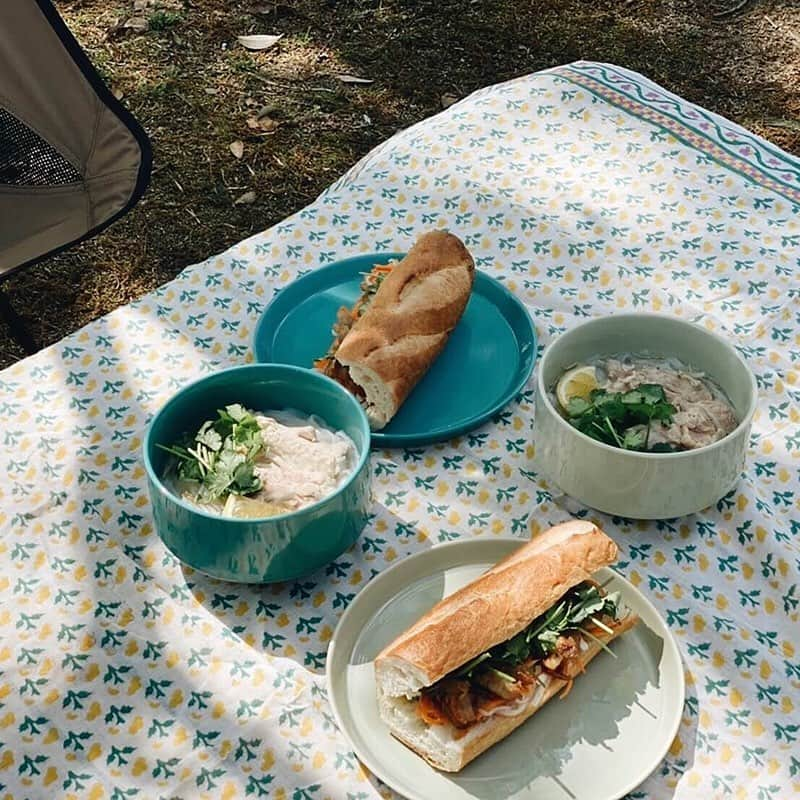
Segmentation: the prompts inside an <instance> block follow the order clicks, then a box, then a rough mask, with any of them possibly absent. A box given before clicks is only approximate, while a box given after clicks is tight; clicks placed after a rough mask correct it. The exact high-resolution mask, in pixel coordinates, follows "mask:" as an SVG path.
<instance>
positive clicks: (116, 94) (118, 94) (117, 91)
mask: <svg viewBox="0 0 800 800" xmlns="http://www.w3.org/2000/svg"><path fill="white" fill-rule="evenodd" d="M111 94H113V95H114V97H116V98H117V100H122V98H123V97H125V92H123V91H122V89H120V88H119V87H118V86H116V87H114V88H112V90H111Z"/></svg>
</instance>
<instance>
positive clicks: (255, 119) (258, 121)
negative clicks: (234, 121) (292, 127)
mask: <svg viewBox="0 0 800 800" xmlns="http://www.w3.org/2000/svg"><path fill="white" fill-rule="evenodd" d="M270 111H271V108H270V106H261V109H260V110H259V112H258V113H257V114H256V115H255V116H252V117H248V118H247V127H248V128H250V130H251V131H261V132H263V133H272V131H275V130H277V129H278V126H279V125H280V122H278V120H276V119H272V117H270V115H269V112H270Z"/></svg>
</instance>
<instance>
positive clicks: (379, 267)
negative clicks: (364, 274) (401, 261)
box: [372, 264, 392, 275]
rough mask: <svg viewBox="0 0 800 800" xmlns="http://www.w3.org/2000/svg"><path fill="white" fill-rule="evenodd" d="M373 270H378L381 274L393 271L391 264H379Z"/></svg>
mask: <svg viewBox="0 0 800 800" xmlns="http://www.w3.org/2000/svg"><path fill="white" fill-rule="evenodd" d="M372 271H373V272H377V273H379V274H380V275H388V274H389V273H390V272H391V271H392V265H391V264H378V265H377V266H375V267H373V268H372Z"/></svg>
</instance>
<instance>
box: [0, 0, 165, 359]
mask: <svg viewBox="0 0 800 800" xmlns="http://www.w3.org/2000/svg"><path fill="white" fill-rule="evenodd" d="M150 166H151V150H150V142H149V140H148V138H147V135H146V134H145V132H144V131H143V130H142V128H141V127H140V126H139V124H138V123H137V122H136V120H135V119H134V118H133V116H131V114H130V113H129V112H128V111H127V110H126V109H125V108H124V107H123V106H122V105H121V104H120V103H119V102H118V101H117V99H116V98H115V97H114V96H113V95H112V94H111V92H110V91H109V90H108V88H107V87H106V86H105V84H104V83H103V81H102V79H101V78H100V76H99V75H98V74H97V71H96V70H95V69H94V67H93V66H92V65H91V63H90V62H89V59H88V58H87V57H86V54H85V53H84V52H83V50H81V48H80V45H78V43H77V42H76V41H75V39H74V38H73V36H72V34H71V33H70V32H69V30H68V29H67V27H66V25H65V24H64V22H63V21H62V20H61V18H60V17H59V15H58V13H57V12H56V10H55V8H54V7H53V5H52V4H51V2H50V0H0V313H2V315H3V316H4V317H5V319H6V321H7V323H8V324H9V326H10V328H11V332H12V335H13V336H14V338H15V339H16V340H17V341H18V342H19V343H20V344H21V345H22V346H23V347H24V348H25V350H26V351H27V352H29V353H30V352H33V351H34V350H35V349H36V345H35V343H34V341H33V338H32V337H31V335H30V334H29V333H28V331H27V330H26V329H25V326H24V325H23V323H22V320H21V319H20V318H19V316H18V315H17V314H16V312H15V311H14V310H13V309H12V308H11V305H10V303H9V302H8V298H7V297H6V295H5V294H4V293H3V291H2V281H3V280H5V279H6V278H7V277H8V276H9V275H11V274H13V273H14V272H16V271H17V270H20V269H22V268H23V267H27V266H30V265H31V264H35V263H36V262H38V261H41V260H42V259H44V258H46V257H48V256H51V255H54V254H55V253H58V252H61V251H62V250H64V249H65V248H67V247H69V246H70V245H73V244H75V243H77V242H80V241H82V240H84V239H87V238H89V237H90V236H94V235H95V234H97V233H99V232H100V231H101V230H103V228H105V227H106V226H108V225H110V224H111V223H112V222H114V221H115V220H117V219H119V218H120V217H121V216H122V215H123V214H125V213H126V212H127V211H129V210H130V209H131V208H132V207H133V206H134V205H135V204H136V202H137V201H138V200H139V198H140V197H141V196H142V194H143V192H144V190H145V188H146V186H147V183H148V180H149V178H150Z"/></svg>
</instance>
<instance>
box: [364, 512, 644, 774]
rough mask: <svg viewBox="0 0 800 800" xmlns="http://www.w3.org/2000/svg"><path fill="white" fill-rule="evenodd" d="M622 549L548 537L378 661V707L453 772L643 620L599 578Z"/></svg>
mask: <svg viewBox="0 0 800 800" xmlns="http://www.w3.org/2000/svg"><path fill="white" fill-rule="evenodd" d="M616 557H617V546H616V545H615V544H614V542H613V541H612V540H611V539H609V537H608V536H606V535H605V534H604V533H603V532H602V531H601V530H599V529H598V528H596V527H595V526H594V525H592V524H591V523H590V522H584V521H573V522H567V523H564V524H562V525H557V526H556V527H554V528H551V529H550V530H549V531H547V532H546V533H543V534H541V535H539V536H537V537H536V538H534V539H533V540H532V541H530V542H529V543H527V544H525V545H523V546H522V547H520V549H519V550H517V551H515V552H514V553H513V554H512V555H510V556H509V557H508V558H506V559H504V560H503V561H500V562H499V563H498V564H496V565H495V566H494V567H492V568H491V569H490V570H488V571H487V572H485V573H484V574H483V575H481V577H479V578H478V579H477V580H475V581H473V582H472V583H470V584H468V585H467V586H465V587H463V588H462V589H460V590H459V591H457V592H455V593H454V594H452V595H450V596H449V597H447V598H445V599H444V600H442V601H441V602H439V603H437V604H436V605H435V606H434V607H433V608H432V609H431V610H430V611H429V612H428V613H427V614H425V615H424V616H423V617H422V618H421V619H420V620H419V621H418V622H416V623H415V624H414V625H412V626H411V627H410V628H409V629H408V630H406V631H405V632H404V633H403V634H401V635H400V636H399V637H398V638H397V639H395V640H394V641H393V642H392V643H391V644H389V645H388V647H386V648H385V649H384V650H383V651H381V653H380V654H379V655H378V656H377V658H376V659H375V681H376V687H377V694H378V709H379V712H380V715H381V718H382V719H383V721H384V722H385V723H386V724H387V725H388V727H389V730H390V732H391V733H392V734H393V735H394V736H395V737H396V738H397V739H399V740H400V741H401V742H402V743H403V744H405V745H407V746H408V747H410V748H411V749H412V750H414V751H415V752H417V753H418V754H419V755H421V756H422V757H423V758H424V759H425V760H426V761H427V762H428V763H429V764H431V765H432V766H434V767H436V768H437V769H441V770H445V771H447V772H457V771H458V770H460V769H461V768H462V767H464V766H465V765H466V764H467V763H469V762H470V761H471V760H472V759H473V758H475V757H476V756H478V755H480V754H481V753H483V752H484V751H485V750H487V749H488V748H489V747H491V746H492V745H493V744H495V743H496V742H499V741H500V740H501V739H503V738H505V737H506V736H508V735H509V734H510V733H511V732H512V731H513V730H514V729H516V728H518V727H519V726H520V725H522V723H523V722H525V720H527V719H528V718H529V717H530V716H531V715H532V714H534V713H536V711H538V710H539V709H540V708H541V707H542V706H543V705H544V704H545V703H546V702H547V701H548V700H550V699H551V698H552V697H553V696H554V695H556V694H559V693H560V694H561V696H562V697H565V696H566V694H568V692H569V690H570V688H571V687H572V682H573V681H574V680H576V679H579V678H580V675H581V674H582V673H583V671H584V669H585V668H586V665H587V664H588V663H589V662H590V661H591V660H592V659H593V658H594V657H595V656H596V655H597V654H598V653H599V652H600V651H601V650H605V649H607V645H608V643H609V642H610V641H611V640H612V639H614V638H615V637H617V636H619V635H620V634H621V633H624V632H625V631H627V630H629V629H630V628H631V627H633V626H634V625H635V624H636V622H637V621H638V617H637V616H636V615H635V614H634V613H633V612H632V611H630V610H628V609H627V608H626V607H625V605H624V603H623V601H622V599H621V598H620V596H619V593H617V592H614V593H610V594H606V592H605V591H604V589H603V588H602V587H601V586H599V585H598V584H597V583H596V582H595V581H593V580H592V577H591V576H592V573H594V572H596V571H597V570H598V569H600V568H601V567H604V566H607V565H608V564H611V563H613V562H614V561H615V560H616Z"/></svg>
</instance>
